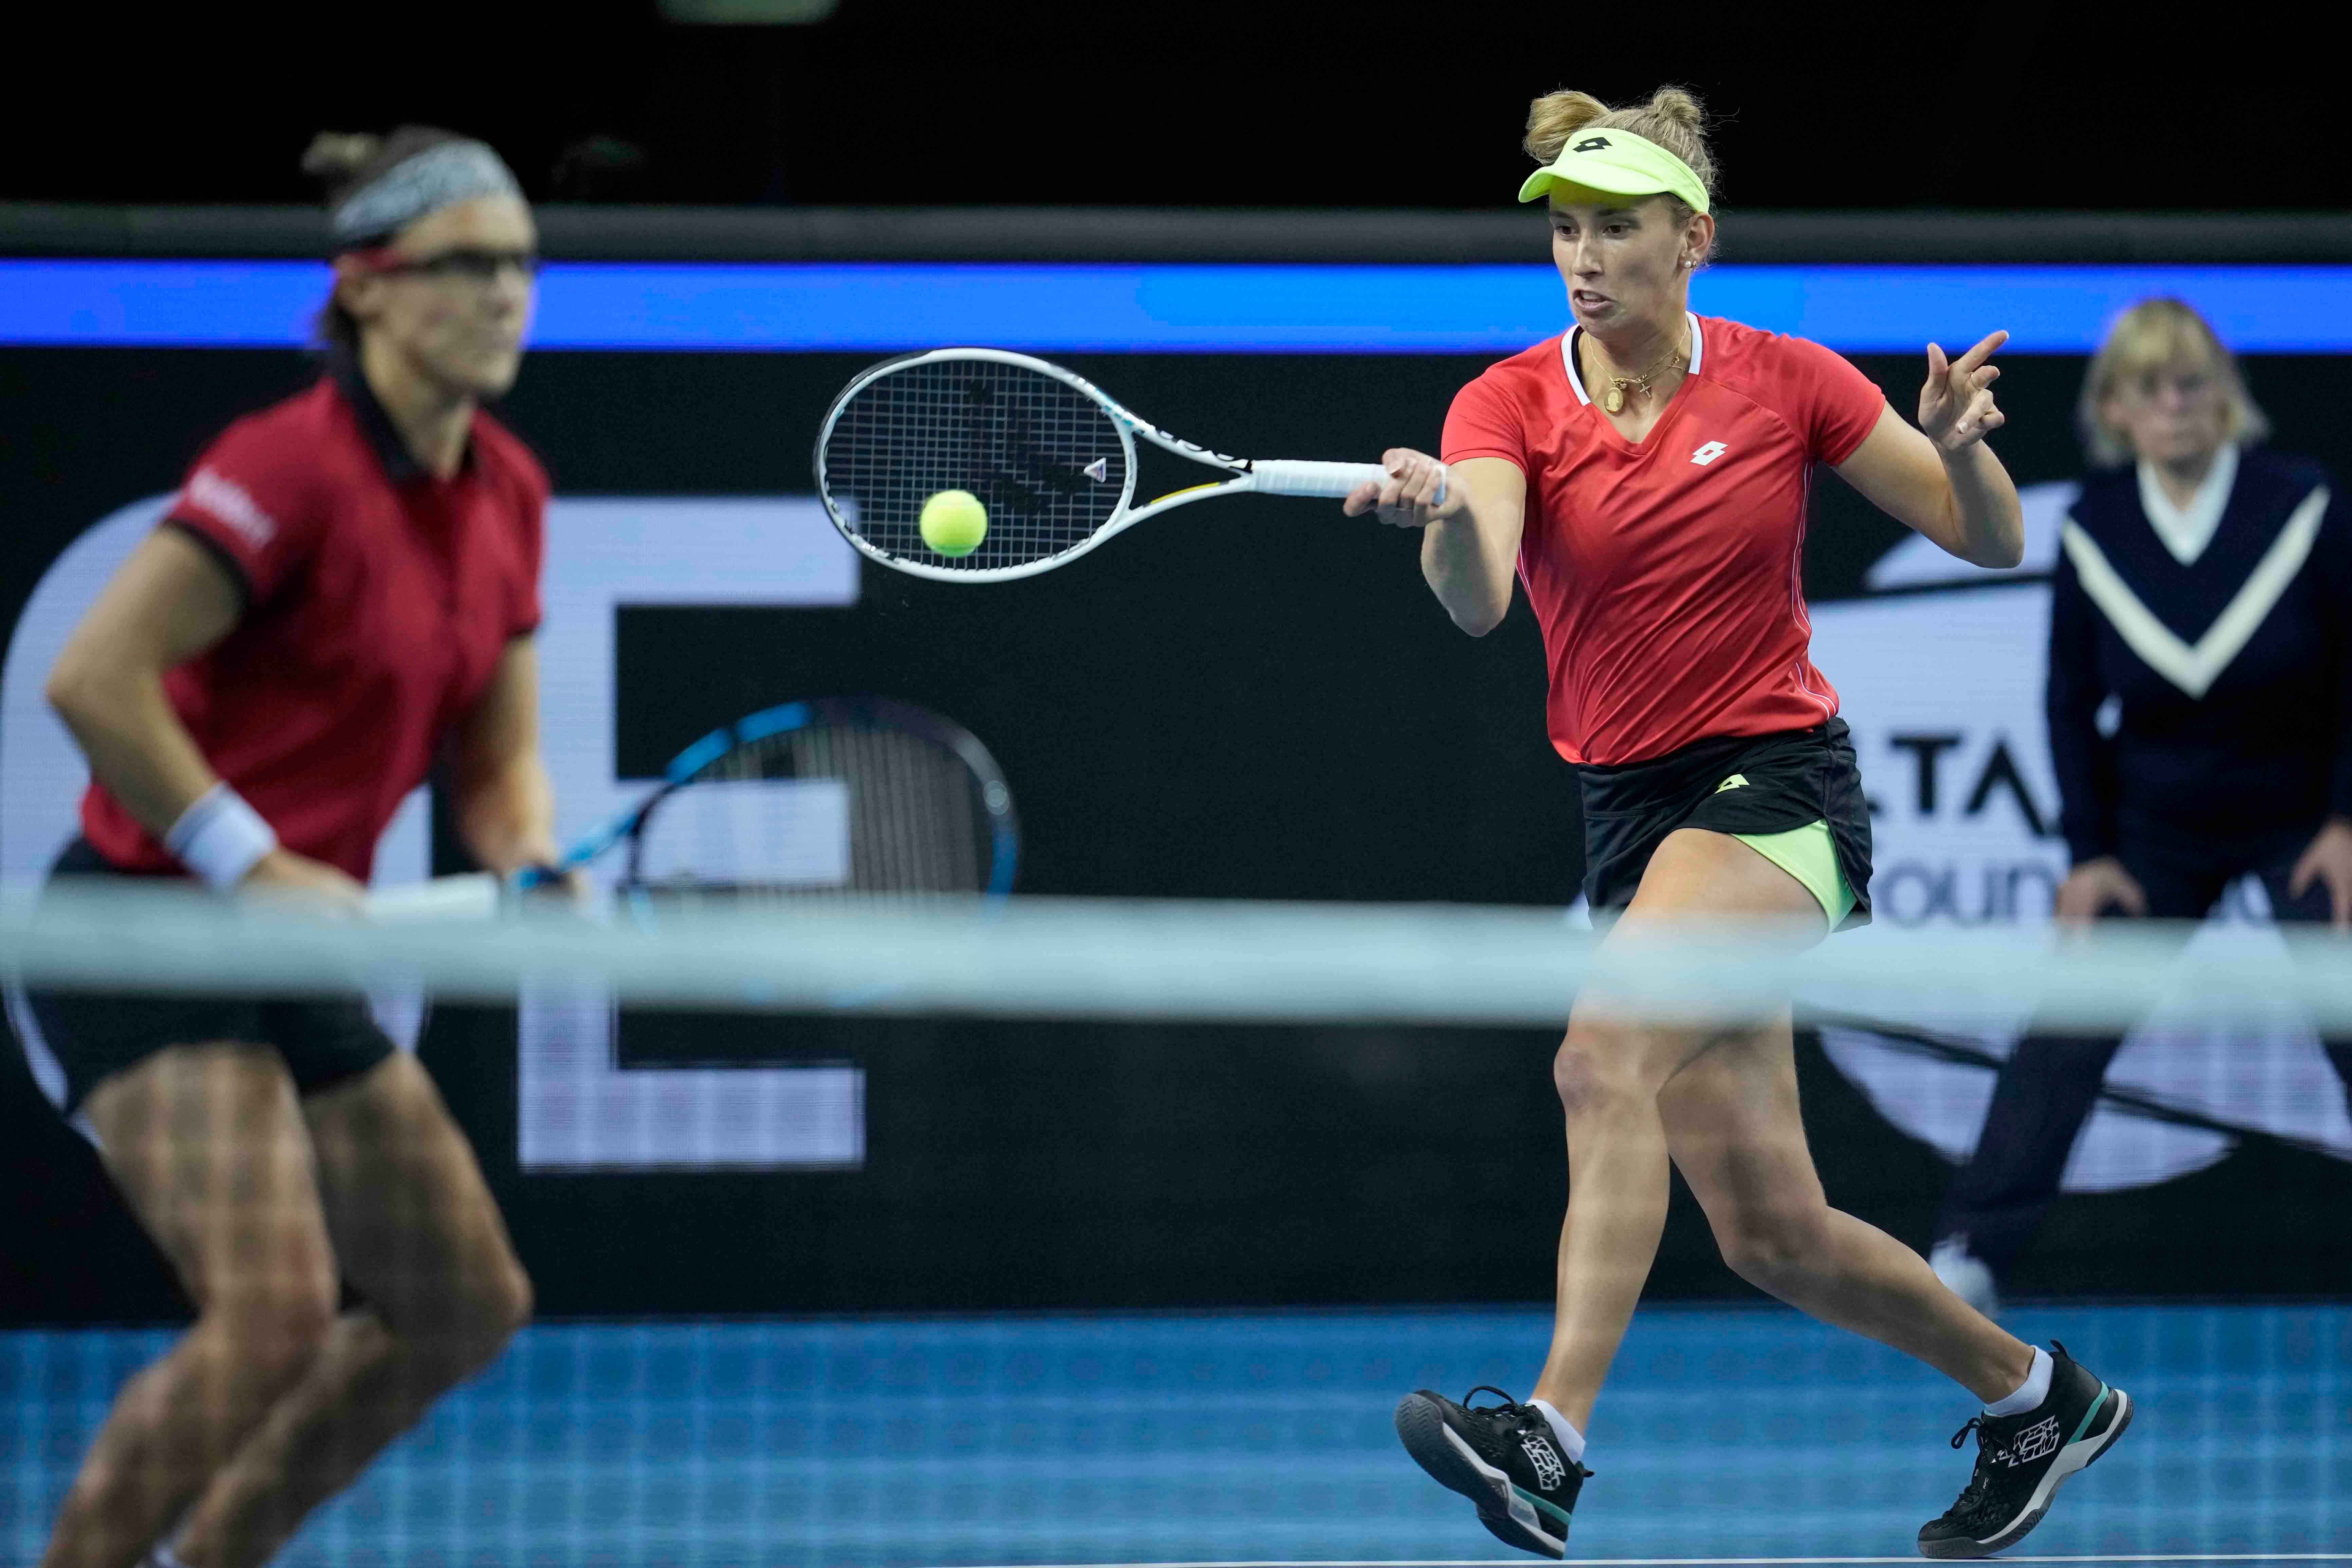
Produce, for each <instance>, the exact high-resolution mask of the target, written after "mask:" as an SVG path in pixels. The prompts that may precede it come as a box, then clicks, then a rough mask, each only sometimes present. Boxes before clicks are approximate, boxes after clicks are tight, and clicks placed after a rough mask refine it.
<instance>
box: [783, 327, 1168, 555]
mask: <svg viewBox="0 0 2352 1568" xmlns="http://www.w3.org/2000/svg"><path fill="white" fill-rule="evenodd" d="M823 458H824V461H823V463H822V465H821V469H820V472H821V476H822V480H823V483H824V491H825V499H826V500H827V501H828V502H829V503H831V504H832V506H833V508H834V510H835V514H836V515H837V516H838V517H839V518H840V519H841V520H842V522H843V524H844V526H845V528H846V529H848V530H849V531H850V532H852V533H853V534H854V535H855V536H856V537H857V538H858V539H860V540H862V541H864V542H866V543H867V544H869V545H871V546H873V547H874V548H875V549H877V550H879V551H882V552H885V553H887V554H889V555H893V556H905V557H908V558H911V559H918V560H921V561H923V562H925V563H929V564H931V565H935V566H942V567H947V568H950V569H961V570H966V571H989V570H1001V569H1003V568H1004V567H1008V566H1020V565H1024V564H1027V563H1031V562H1034V561H1042V560H1045V559H1046V558H1048V557H1050V556H1054V555H1059V554H1061V553H1062V552H1065V551H1067V550H1070V549H1073V548H1075V547H1076V546H1077V545H1079V544H1082V543H1084V542H1086V541H1087V539H1088V538H1090V537H1091V536H1092V535H1093V534H1094V532H1095V531H1096V530H1097V529H1099V528H1100V527H1102V526H1103V524H1104V523H1106V522H1108V521H1110V519H1111V517H1112V515H1113V514H1114V513H1115V512H1117V510H1118V505H1119V501H1120V500H1121V498H1122V497H1123V496H1124V495H1125V493H1126V489H1127V470H1128V455H1127V445H1126V442H1125V441H1124V440H1123V439H1122V437H1121V435H1120V431H1119V428H1118V425H1117V424H1116V423H1115V422H1114V421H1113V420H1112V418H1111V416H1110V415H1109V414H1108V412H1107V411H1106V410H1105V409H1104V408H1103V407H1102V405H1100V404H1098V403H1097V402H1096V401H1095V400H1094V399H1093V398H1091V397H1089V396H1088V395H1086V394H1085V393H1083V392H1081V391H1079V390H1078V389H1077V388H1076V387H1074V386H1072V385H1070V384H1068V383H1066V382H1064V381H1060V380H1057V379H1056V378H1055V377H1053V376H1050V375H1047V374H1044V373H1042V372H1040V371H1037V370H1034V369H1032V368H1030V367H1029V366H1026V365H1019V364H1006V363H1000V362H998V361H994V360H979V359H972V360H963V359H945V360H925V361H921V362H919V363H910V364H908V365H905V366H903V367H900V368H898V369H894V370H890V371H887V372H885V373H884V374H881V375H879V376H877V377H876V378H875V379H874V380H872V381H870V382H868V383H866V384H865V385H864V386H862V387H860V388H859V389H858V390H857V391H856V392H855V393H853V394H851V395H850V396H849V397H848V399H847V400H846V401H845V403H844V404H843V405H842V406H841V408H840V410H839V412H838V414H837V416H836V417H835V420H834V423H833V426H832V428H831V429H830V430H829V431H828V432H827V433H826V435H825V438H824V452H823ZM941 490H969V491H971V493H972V494H973V495H975V496H977V497H979V498H980V500H981V502H982V505H984V506H985V507H986V508H987V509H988V534H987V537H986V538H985V539H984V540H982V542H981V545H980V548H979V549H977V550H975V551H973V552H971V554H970V555H965V556H958V557H950V556H944V555H940V554H939V553H938V552H934V551H933V550H931V549H930V547H929V545H927V544H926V543H925V542H923V535H922V511H923V503H924V502H925V501H927V500H929V499H930V498H931V497H932V496H934V495H937V494H938V493H940V491H941Z"/></svg>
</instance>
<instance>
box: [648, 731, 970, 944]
mask: <svg viewBox="0 0 2352 1568" xmlns="http://www.w3.org/2000/svg"><path fill="white" fill-rule="evenodd" d="M987 789H988V786H987V784H985V782H984V781H982V779H981V778H979V777H978V776H977V775H975V774H974V773H973V772H972V770H971V765H970V764H969V763H966V762H965V760H964V759H963V757H962V756H961V755H960V754H959V753H958V752H956V751H955V750H954V748H952V747H951V746H949V745H947V744H944V743H942V742H940V741H937V740H934V739H932V738H930V737H928V736H924V735H919V734H914V733H910V732H908V731H903V730H899V729H896V728H893V727H891V726H888V725H877V724H857V723H846V724H812V725H809V726H806V727H804V728H802V729H798V730H794V731H788V732H785V733H782V734H778V735H772V736H769V737H766V738H764V739H761V740H759V741H754V742H748V743H745V744H743V745H740V746H737V747H735V748H734V749H733V750H731V751H730V752H727V753H726V754H725V755H723V756H721V757H719V758H718V759H717V760H715V761H714V762H713V763H711V764H710V765H709V767H708V768H705V769H704V770H703V771H702V772H701V773H698V774H697V775H696V776H695V777H694V779H693V780H692V781H690V782H689V783H688V784H684V785H682V786H681V787H680V788H678V789H677V790H676V791H674V792H672V793H671V794H670V795H668V796H667V797H665V798H664V800H663V801H662V802H661V803H660V804H659V805H656V807H655V808H654V810H653V811H652V812H651V813H649V814H648V816H647V817H646V822H645V824H644V826H643V827H642V828H641V830H640V831H641V834H642V842H641V843H640V845H639V847H638V854H637V865H638V867H639V870H638V872H637V874H636V876H635V883H636V885H637V886H638V887H639V888H640V889H643V890H646V891H650V892H655V893H659V894H662V895H665V896H667V897H669V898H673V899H678V900H692V901H704V900H723V901H726V902H729V903H730V904H737V905H745V906H751V907H762V906H769V905H776V904H786V903H789V904H794V905H799V904H804V903H807V902H809V901H811V900H828V899H840V900H847V899H856V900H861V901H867V902H870V901H871V900H873V899H874V898H875V897H877V896H882V897H889V896H898V895H904V896H909V897H931V896H938V895H956V894H976V893H980V892H982V891H984V890H986V889H988V887H989V886H990V882H991V879H992V873H993V871H994V869H995V858H996V834H995V826H996V825H995V813H994V811H993V810H992V807H991V804H990V801H989V798H988V793H987Z"/></svg>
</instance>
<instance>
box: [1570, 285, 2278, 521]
mask: <svg viewBox="0 0 2352 1568" xmlns="http://www.w3.org/2000/svg"><path fill="white" fill-rule="evenodd" d="M1683 315H1684V317H1685V319H1687V320H1688V321H1689V322H1690V344H1691V357H1690V374H1693V375H1696V374H1698V362H1699V361H1700V360H1701V359H1703V358H1705V357H1706V337H1705V336H1704V335H1702V334H1701V333H1700V331H1699V330H1698V312H1697V311H1696V310H1685V311H1684V312H1683ZM1580 331H1584V329H1583V328H1582V327H1570V329H1569V330H1568V331H1566V332H1565V333H1563V334H1562V335H1561V337H1560V340H1559V363H1561V364H1563V365H1565V366H1566V367H1567V368H1568V388H1569V390H1570V392H1573V393H1575V394H1576V401H1577V402H1579V403H1591V401H1592V399H1591V398H1590V397H1588V396H1586V395H1585V394H1584V378H1583V377H1582V376H1580V375H1579V374H1576V334H1577V333H1579V332H1580ZM2231 450H2232V451H2233V452H2234V450H2235V448H2234V447H2233V448H2231ZM2235 463H2236V458H2234V457H2233V458H2231V464H2232V466H2233V467H2234V465H2235ZM2217 466H2218V465H2217ZM2143 482H2144V481H2143ZM2222 493H2223V494H2224V495H2227V494H2228V493H2229V492H2228V491H2226V490H2225V491H2223V492H2222Z"/></svg>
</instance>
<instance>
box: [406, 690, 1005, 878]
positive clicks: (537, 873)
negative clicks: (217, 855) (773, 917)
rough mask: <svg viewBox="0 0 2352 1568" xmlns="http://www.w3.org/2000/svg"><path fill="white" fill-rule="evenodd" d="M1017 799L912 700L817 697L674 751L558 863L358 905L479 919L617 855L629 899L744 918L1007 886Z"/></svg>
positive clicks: (993, 768) (984, 761)
mask: <svg viewBox="0 0 2352 1568" xmlns="http://www.w3.org/2000/svg"><path fill="white" fill-rule="evenodd" d="M1020 846H1021V834H1020V827H1019V823H1018V819H1017V818H1016V817H1015V816H1014V815H1013V792H1012V790H1011V789H1010V788H1009V787H1008V786H1007V785H1006V784H1005V782H1004V775H1003V771H1002V770H1001V769H999V768H998V767H997V765H996V759H995V758H993V757H992V756H991V755H990V754H989V752H988V748H986V747H985V746H983V745H982V744H981V743H980V742H979V740H978V739H977V738H975V737H974V736H973V735H972V734H971V732H970V731H967V730H965V729H963V728H962V727H961V725H958V724H956V723H953V722H952V721H949V720H946V719H943V718H941V717H940V715H938V714H936V713H933V712H930V711H929V710H925V709H922V708H918V707H916V706H915V705H914V704H912V703H909V702H898V701H893V700H888V699H886V698H876V697H828V698H815V699H811V700H805V701H800V702H786V703H783V704H781V705H779V706H777V707H774V708H765V709H762V710H760V711H759V712H757V713H752V714H749V715H747V716H746V717H744V718H741V719H738V720H737V721H735V722H733V723H731V724H729V725H726V726H724V727H722V728H720V729H717V730H713V731H710V733H709V734H707V735H705V736H703V737H702V738H701V739H700V740H698V741H697V742H694V744H692V745H690V746H688V747H687V748H686V750H684V751H682V752H679V753H678V754H677V757H676V758H674V759H673V760H672V761H671V763H670V764H669V765H668V767H667V768H665V769H664V770H663V771H662V778H661V782H660V783H659V784H656V786H655V787H654V788H653V790H652V791H651V792H650V793H648V794H647V795H646V797H645V798H644V799H643V800H641V801H639V802H637V803H636V804H635V805H633V806H631V807H630V808H629V809H628V810H626V811H625V812H622V813H620V814H619V815H618V816H614V817H613V818H612V819H611V820H609V821H607V822H605V823H604V824H602V825H601V826H598V827H597V828H595V829H594V830H593V832H591V833H588V834H586V835H585V836H583V837H581V838H580V839H579V840H578V841H577V842H576V843H575V844H573V845H572V847H571V848H570V850H568V851H567V852H566V853H565V855H564V857H563V858H562V862H561V863H560V864H559V865H556V866H552V867H544V868H532V869H530V870H526V871H524V872H522V873H520V874H519V875H518V876H517V877H516V878H515V879H514V882H513V885H512V886H511V887H507V888H501V887H500V886H499V883H498V882H497V880H496V879H492V878H490V877H488V875H487V874H476V875H473V876H468V877H443V878H437V879H435V880H434V881H431V882H428V883H425V884H422V885H421V886H419V887H416V888H413V889H392V890H390V891H388V892H385V893H379V894H377V895H375V896H374V897H373V898H372V899H371V900H369V907H370V910H371V912H372V913H373V914H374V915H375V916H376V918H378V919H404V918H405V919H414V918H436V917H437V918H443V919H459V918H467V917H469V916H470V917H475V918H479V917H481V916H485V915H488V914H489V913H491V912H493V911H494V910H497V909H498V908H499V906H500V905H501V904H502V903H505V902H509V901H511V900H512V899H513V898H514V897H515V896H517V895H519V894H520V895H528V894H529V892H530V889H532V888H533V887H540V886H544V885H545V884H547V883H549V882H551V881H553V880H555V879H558V878H561V877H562V876H564V875H565V874H567V873H569V872H571V871H572V870H575V869H578V868H583V867H585V866H588V865H589V864H591V863H592V862H595V861H598V860H601V859H604V858H606V857H610V856H618V857H620V863H619V867H618V871H617V875H616V876H615V878H614V881H615V884H616V888H617V890H618V891H619V892H620V893H621V894H622V895H623V896H624V897H625V898H627V899H629V900H632V901H633V902H644V901H656V900H657V901H660V902H664V903H706V902H707V903H732V904H740V905H747V906H752V907H758V906H763V905H773V904H782V903H788V902H797V901H802V900H812V899H823V898H826V897H836V898H843V897H872V896H876V895H886V896H887V895H893V894H903V895H909V896H918V895H934V894H936V895H956V894H968V895H978V896H981V897H982V898H985V899H988V900H1002V899H1003V898H1004V897H1005V896H1006V895H1007V894H1009V893H1010V892H1011V891H1012V890H1013V875H1014V872H1015V870H1016V869H1017V868H1018V866H1019V862H1020Z"/></svg>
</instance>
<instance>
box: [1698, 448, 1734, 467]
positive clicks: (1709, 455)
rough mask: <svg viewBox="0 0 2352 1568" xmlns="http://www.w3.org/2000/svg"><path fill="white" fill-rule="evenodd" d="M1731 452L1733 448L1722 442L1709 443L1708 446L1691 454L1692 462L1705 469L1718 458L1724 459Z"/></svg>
mask: <svg viewBox="0 0 2352 1568" xmlns="http://www.w3.org/2000/svg"><path fill="white" fill-rule="evenodd" d="M1729 450H1731V448H1730V447H1727V446H1725V445H1724V444H1723V443H1722V442H1720V441H1709V442H1708V443H1707V444H1706V446H1704V447H1700V448H1699V449H1698V450H1697V451H1696V452H1693V453H1692V454H1691V461H1692V462H1694V463H1696V464H1697V465H1698V466H1699V467H1700V468H1706V466H1707V465H1708V464H1709V463H1712V462H1714V461H1715V460H1716V459H1717V458H1720V457H1722V456H1723V455H1724V454H1725V453H1726V452H1728V451H1729Z"/></svg>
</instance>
